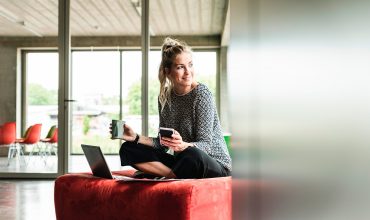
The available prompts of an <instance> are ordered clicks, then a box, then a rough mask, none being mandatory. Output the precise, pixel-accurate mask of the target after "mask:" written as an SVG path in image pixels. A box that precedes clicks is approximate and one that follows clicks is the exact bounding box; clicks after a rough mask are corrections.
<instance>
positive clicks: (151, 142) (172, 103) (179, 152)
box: [120, 38, 231, 178]
mask: <svg viewBox="0 0 370 220" xmlns="http://www.w3.org/2000/svg"><path fill="white" fill-rule="evenodd" d="M158 76H159V81H160V93H159V98H158V108H159V115H160V122H159V124H160V127H167V128H173V129H174V130H175V132H174V134H173V135H172V137H170V138H167V137H161V138H159V137H155V138H152V137H145V136H142V135H138V134H137V133H135V132H134V131H133V129H132V128H131V127H130V126H128V125H126V124H125V125H124V134H123V138H122V139H123V140H125V141H126V142H124V143H123V144H122V146H121V149H120V157H121V165H122V166H125V165H131V166H133V167H135V168H136V169H138V170H139V171H141V172H142V173H146V174H151V175H154V176H161V177H166V178H210V177H221V176H229V175H230V173H231V158H230V156H229V152H228V150H227V147H226V143H225V141H224V139H223V135H222V131H221V126H220V122H219V119H218V116H217V112H216V107H215V103H214V100H213V96H212V94H211V92H210V91H209V89H208V88H207V87H206V86H205V85H203V84H201V83H198V82H196V81H195V78H194V69H193V60H192V51H191V49H190V47H189V46H187V45H186V44H185V43H184V42H181V41H178V40H174V39H171V38H166V39H165V40H164V43H163V45H162V61H161V64H160V67H159V75H158ZM171 152H172V153H171ZM138 176H139V175H138Z"/></svg>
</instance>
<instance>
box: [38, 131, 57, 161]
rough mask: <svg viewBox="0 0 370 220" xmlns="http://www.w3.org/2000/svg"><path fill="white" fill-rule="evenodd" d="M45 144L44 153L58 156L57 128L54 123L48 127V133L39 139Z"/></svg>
mask: <svg viewBox="0 0 370 220" xmlns="http://www.w3.org/2000/svg"><path fill="white" fill-rule="evenodd" d="M40 141H41V142H42V143H44V144H45V155H46V156H47V155H51V154H52V153H53V154H54V155H55V156H58V153H57V152H58V151H57V149H58V145H57V144H58V128H57V126H56V125H53V126H51V127H50V129H49V132H48V134H47V135H46V137H45V138H43V139H41V140H40Z"/></svg>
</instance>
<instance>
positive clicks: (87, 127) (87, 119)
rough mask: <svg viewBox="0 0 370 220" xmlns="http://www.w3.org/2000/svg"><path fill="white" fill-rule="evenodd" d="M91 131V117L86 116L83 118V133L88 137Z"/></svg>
mask: <svg viewBox="0 0 370 220" xmlns="http://www.w3.org/2000/svg"><path fill="white" fill-rule="evenodd" d="M89 130H90V117H89V116H87V115H85V116H84V117H83V133H84V135H86V134H87V133H89Z"/></svg>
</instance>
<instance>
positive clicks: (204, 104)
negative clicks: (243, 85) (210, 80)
mask: <svg viewBox="0 0 370 220" xmlns="http://www.w3.org/2000/svg"><path fill="white" fill-rule="evenodd" d="M194 111H195V112H194V116H195V125H194V129H195V134H196V137H195V142H192V143H193V144H194V146H195V147H197V148H199V149H201V150H203V151H204V152H206V153H208V154H210V153H211V152H212V148H211V147H212V137H213V126H214V117H215V112H216V107H215V104H214V101H213V96H212V94H211V92H210V91H209V90H201V91H200V93H199V96H198V97H197V100H196V102H195V106H194Z"/></svg>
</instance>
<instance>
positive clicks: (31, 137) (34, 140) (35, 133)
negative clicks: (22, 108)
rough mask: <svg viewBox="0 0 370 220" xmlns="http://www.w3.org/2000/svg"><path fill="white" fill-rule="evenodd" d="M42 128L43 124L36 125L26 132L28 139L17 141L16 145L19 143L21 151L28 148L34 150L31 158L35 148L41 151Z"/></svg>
mask: <svg viewBox="0 0 370 220" xmlns="http://www.w3.org/2000/svg"><path fill="white" fill-rule="evenodd" d="M41 126H42V124H35V125H32V126H30V127H29V128H28V132H27V131H26V137H24V138H20V139H16V143H18V144H19V145H20V147H21V149H23V148H25V147H26V146H31V147H32V150H31V153H30V156H32V154H33V152H34V150H35V147H36V148H37V149H40V147H39V141H40V136H41Z"/></svg>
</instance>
